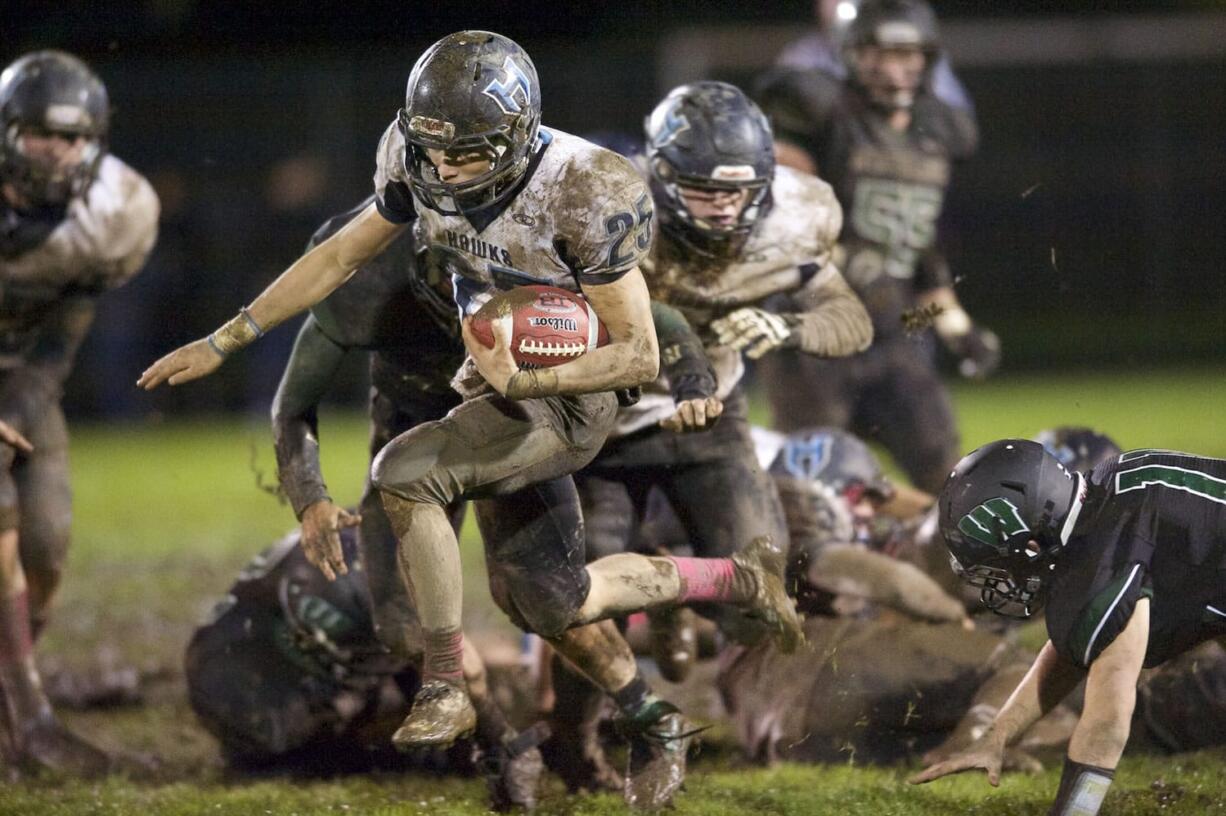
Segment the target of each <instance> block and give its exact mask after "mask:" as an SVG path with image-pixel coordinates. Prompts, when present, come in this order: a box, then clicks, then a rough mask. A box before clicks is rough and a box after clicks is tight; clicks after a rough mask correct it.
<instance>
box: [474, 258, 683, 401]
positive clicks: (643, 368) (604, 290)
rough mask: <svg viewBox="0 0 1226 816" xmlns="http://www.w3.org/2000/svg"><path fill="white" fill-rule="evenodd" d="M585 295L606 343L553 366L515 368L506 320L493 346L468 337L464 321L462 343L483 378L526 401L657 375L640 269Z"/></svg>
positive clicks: (622, 385)
mask: <svg viewBox="0 0 1226 816" xmlns="http://www.w3.org/2000/svg"><path fill="white" fill-rule="evenodd" d="M584 293H585V294H586V295H587V298H588V300H589V301H590V302H591V304H592V308H593V309H594V310H595V312H596V314H597V315H599V316H600V319H601V320H602V321H603V322H604V324H605V326H606V327H607V328H608V330H609V344H608V345H606V346H602V347H600V348H598V349H593V350H592V351H590V352H588V353H587V354H584V355H583V356H582V357H579V358H578V359H575V360H571V361H570V362H568V363H564V364H562V365H560V366H556V367H554V368H543V369H531V370H527V371H519V370H518V366H516V364H515V361H514V360H513V359H512V358H511V354H510V351H509V340H508V338H507V336H506V335H507V334H508V333H509V326H508V325H507V323H508V321H505V320H498V321H495V322H494V334H495V340H496V342H495V346H494V348H492V349H487V348H485V347H484V346H483V345H482V344H481V343H480V342H479V341H476V340H473V339H472V335H471V334H470V333H469V332H468V327H467V321H466V325H465V330H464V338H465V345H466V346H467V347H468V351H469V354H471V355H472V358H473V362H475V363H476V364H477V369H478V370H479V371H480V372H481V375H482V376H483V377H485V379H486V381H487V382H489V384H490V385H491V386H493V387H494V389H495V390H497V391H498V392H499V393H501V394H505V395H506V396H508V397H510V398H512V399H528V398H532V397H548V396H551V395H554V394H589V393H593V392H597V391H615V390H617V389H619V388H630V387H632V386H635V385H640V384H641V383H645V382H649V381H650V380H653V379H655V377H656V375H657V374H658V373H659V370H660V349H659V343H658V341H657V339H656V330H655V326H654V324H653V323H652V319H651V300H650V298H649V297H648V294H647V284H646V283H645V282H644V280H643V275H642V273H641V272H640V271H639V270H638V269H637V268H635V269H632V270H630V271H629V272H627V273H626V274H625V275H622V276H621V277H620V278H618V279H617V280H616V281H614V282H612V283H605V284H601V285H599V286H589V287H588V288H587V289H586V290H584Z"/></svg>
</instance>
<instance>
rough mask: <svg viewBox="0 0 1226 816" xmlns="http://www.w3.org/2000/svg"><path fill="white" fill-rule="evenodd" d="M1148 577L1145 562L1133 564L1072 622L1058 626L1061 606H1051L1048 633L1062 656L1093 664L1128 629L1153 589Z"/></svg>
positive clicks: (1073, 661) (1085, 605) (1094, 597)
mask: <svg viewBox="0 0 1226 816" xmlns="http://www.w3.org/2000/svg"><path fill="white" fill-rule="evenodd" d="M1145 578H1146V571H1145V568H1144V567H1143V566H1142V565H1141V564H1133V565H1131V566H1130V567H1129V568H1128V569H1127V570H1125V571H1123V572H1121V573H1119V574H1118V575H1116V576H1115V577H1114V578H1113V579H1112V580H1111V581H1110V582H1109V583H1107V584H1106V585H1105V586H1103V588H1102V589H1100V590H1099V591H1098V592H1097V593H1095V594H1094V595H1093V596H1092V597H1091V598H1090V599H1089V601H1088V602H1087V603H1085V604H1084V605H1083V606H1082V607H1081V609H1080V610H1079V611H1078V612H1077V613H1076V615H1075V617H1073V618H1072V621H1071V624H1072V625H1071V626H1058V625H1057V622H1058V618H1059V614H1058V609H1057V608H1053V609H1049V610H1048V624H1047V627H1048V634H1049V635H1052V638H1051V641H1052V645H1053V646H1055V648H1056V651H1057V652H1059V653H1060V656H1061V657H1063V658H1065V659H1066V660H1069V661H1071V662H1072V663H1074V664H1075V665H1077V666H1080V667H1082V668H1089V666H1090V664H1091V663H1093V662H1094V661H1095V660H1096V659H1097V658H1098V656H1099V655H1100V654H1102V653H1103V650H1104V649H1106V648H1107V647H1108V646H1110V645H1111V642H1112V641H1114V640H1115V639H1116V638H1117V637H1118V636H1119V634H1120V632H1123V631H1124V627H1126V626H1127V625H1128V621H1129V620H1131V619H1132V613H1133V611H1134V610H1135V609H1136V606H1137V601H1139V600H1140V599H1141V598H1142V597H1145V596H1146V595H1147V594H1148V593H1149V590H1148V589H1147V588H1146V586H1145ZM1062 594H1067V593H1062ZM1081 597H1085V596H1084V595H1083V596H1081ZM1053 613H1055V614H1053Z"/></svg>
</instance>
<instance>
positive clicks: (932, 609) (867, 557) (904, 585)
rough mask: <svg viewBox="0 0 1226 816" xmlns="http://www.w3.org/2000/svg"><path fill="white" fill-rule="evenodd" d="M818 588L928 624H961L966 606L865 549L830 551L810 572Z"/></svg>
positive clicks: (918, 574) (926, 580)
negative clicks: (924, 621) (865, 601)
mask: <svg viewBox="0 0 1226 816" xmlns="http://www.w3.org/2000/svg"><path fill="white" fill-rule="evenodd" d="M809 580H810V582H811V583H813V584H814V585H816V586H818V587H820V588H821V589H824V590H826V591H827V592H832V593H835V594H841V595H854V596H856V597H860V598H864V599H865V600H867V601H871V602H873V603H878V604H882V605H883V606H888V607H890V608H892V609H896V610H898V611H899V612H903V613H905V614H907V615H910V616H912V617H915V618H918V619H920V620H926V621H937V622H940V621H959V620H962V618H963V617H964V616H965V614H966V612H965V609H964V608H963V606H962V604H961V603H959V602H958V601H957V600H955V599H954V598H952V597H950V596H949V595H947V594H946V593H945V591H944V590H943V589H941V587H940V586H938V585H937V583H936V582H935V581H934V580H932V579H931V578H929V577H928V576H927V575H925V574H924V573H923V572H921V571H920V570H919V569H918V568H916V567H914V566H912V565H911V564H908V563H906V562H904V561H899V560H897V559H895V558H891V557H889V556H888V555H883V554H881V553H876V552H872V551H871V550H866V549H864V548H862V547H855V546H850V545H835V546H830V547H826V548H825V549H824V550H823V551H822V552H821V554H820V555H819V556H818V557H817V559H816V560H815V561H814V562H813V564H812V566H811V567H810V569H809Z"/></svg>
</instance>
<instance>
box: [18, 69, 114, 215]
mask: <svg viewBox="0 0 1226 816" xmlns="http://www.w3.org/2000/svg"><path fill="white" fill-rule="evenodd" d="M109 126H110V103H109V100H108V98H107V93H106V88H105V86H104V85H103V84H102V81H101V80H100V79H99V78H98V77H97V75H95V74H94V72H93V71H92V70H90V68H89V67H88V66H87V65H86V64H85V63H84V62H82V61H81V60H79V59H77V58H76V57H74V56H72V55H71V54H66V53H64V52H61V51H37V52H34V53H32V54H27V55H25V56H24V57H21V58H20V59H18V60H17V61H16V62H14V63H13V64H12V65H10V66H8V67H7V68H6V69H4V72H3V74H0V128H2V130H0V181H2V182H3V183H4V184H5V185H7V186H8V187H10V188H11V189H12V190H14V191H15V192H16V193H17V195H18V196H19V198H20V199H21V201H20V202H19V204H18V205H19V206H29V207H38V206H57V205H64V204H67V203H68V201H69V200H71V199H72V198H75V197H78V196H83V195H84V194H85V193H86V191H87V190H88V189H89V186H90V184H91V183H92V182H93V180H94V178H95V177H96V176H97V173H98V167H99V165H100V164H101V162H102V158H103V157H104V156H105V155H106V150H107V144H106V137H107V132H108V129H109Z"/></svg>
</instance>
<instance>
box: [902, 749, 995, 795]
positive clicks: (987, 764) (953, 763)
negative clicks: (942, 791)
mask: <svg viewBox="0 0 1226 816" xmlns="http://www.w3.org/2000/svg"><path fill="white" fill-rule="evenodd" d="M1004 756H1005V751H1004V747H1003V746H1001V745H999V744H998V743H996V742H995V741H993V740H990V739H979V740H976V741H975V742H973V743H971V745H970V746H969V747H968V748H967V749H966V750H964V751H959V752H958V753H956V754H953V755H952V756H950V757H949V759H946V760H943V761H941V762H938V763H936V764H935V765H929V766H928V767H927V768H925V769H924V770H922V771H920V772H919V773H917V774H915V775H914V776H912V777H911V778H910V779H908V780H907V781H908V782H910V783H911V784H912V785H922V784H924V783H925V782H931V781H932V780H934V779H940V778H941V777H942V776H948V775H949V774H956V773H962V772H963V771H973V770H975V769H976V768H982V769H983V770H985V771H987V774H988V782H989V783H990V784H991V785H992V787H996V786H997V785H999V784H1000V767H1001V765H1002V764H1003V762H1004Z"/></svg>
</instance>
